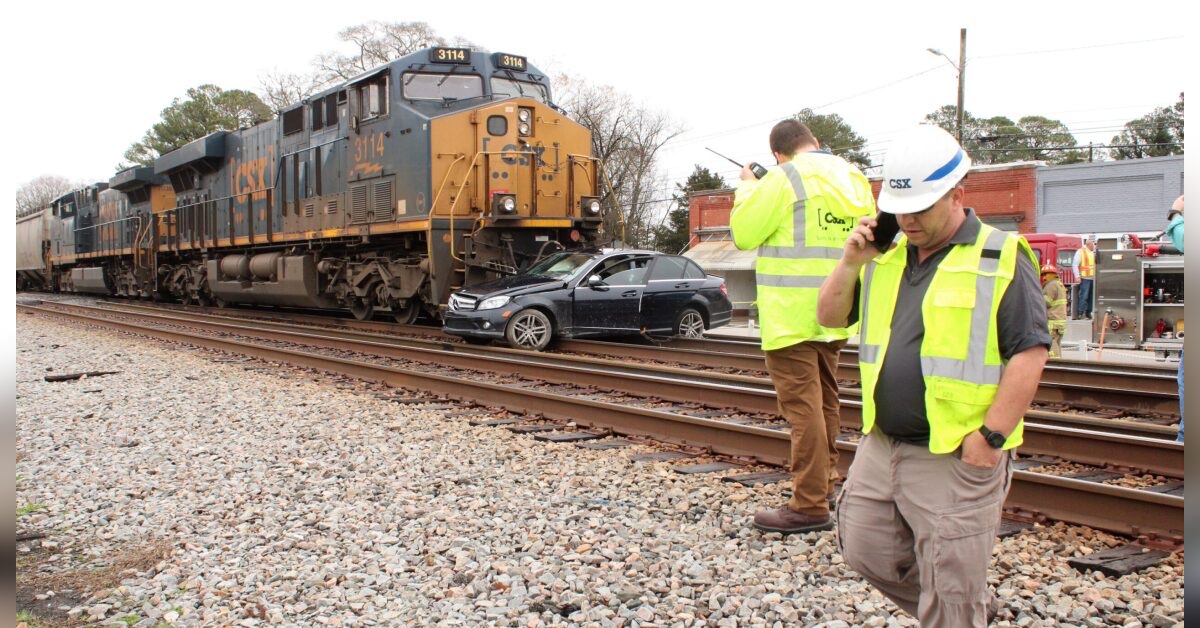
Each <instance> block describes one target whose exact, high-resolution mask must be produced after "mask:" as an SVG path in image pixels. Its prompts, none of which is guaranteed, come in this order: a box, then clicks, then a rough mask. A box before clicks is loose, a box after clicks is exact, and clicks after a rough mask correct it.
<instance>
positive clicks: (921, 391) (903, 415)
mask: <svg viewBox="0 0 1200 628" xmlns="http://www.w3.org/2000/svg"><path fill="white" fill-rule="evenodd" d="M965 211H966V213H967V219H966V221H964V222H963V224H962V226H960V227H959V228H958V231H957V232H955V234H954V237H952V238H950V241H949V243H948V245H947V246H945V247H943V248H942V249H941V250H940V251H938V252H936V253H934V254H933V255H930V256H929V257H928V258H926V259H925V261H924V262H918V261H917V247H915V246H913V245H911V244H910V245H908V263H907V265H906V266H905V268H904V277H903V279H901V281H900V290H899V293H898V294H897V295H896V310H895V312H894V313H893V314H892V333H891V339H890V340H889V341H888V348H887V354H886V355H885V356H884V359H883V367H882V368H881V369H880V372H879V381H878V382H877V383H876V385H875V425H876V426H878V427H879V429H881V430H883V433H885V434H887V435H888V436H891V437H892V438H894V439H896V440H900V441H904V442H907V443H912V444H914V445H922V446H927V445H928V444H929V419H928V418H926V416H925V380H924V378H923V377H922V375H921V341H922V340H923V339H924V338H925V322H924V320H923V316H922V314H921V302H922V301H923V300H924V298H925V292H926V291H927V290H928V289H929V284H930V282H931V281H932V280H933V275H934V273H935V271H936V270H937V267H938V265H939V264H941V263H942V260H943V259H945V258H946V255H947V254H948V253H949V252H950V248H951V246H953V245H959V244H968V245H969V244H973V243H974V242H975V239H976V238H977V237H978V236H979V228H980V225H981V223H980V222H979V218H978V217H976V216H975V211H974V210H972V209H970V208H967V209H966V210H965ZM996 323H997V325H996V326H997V332H998V335H999V338H998V340H999V345H1000V355H1001V356H1002V357H1003V358H1004V359H1005V360H1008V359H1009V358H1011V357H1012V356H1014V355H1016V354H1018V353H1020V352H1022V351H1025V350H1026V349H1029V348H1031V347H1036V346H1037V345H1044V346H1046V347H1049V346H1050V331H1049V327H1048V325H1047V323H1046V307H1045V302H1044V301H1043V299H1042V286H1041V283H1040V282H1039V281H1038V273H1037V269H1035V268H1034V267H1033V262H1031V261H1030V260H1029V258H1028V257H1027V256H1025V255H1018V256H1017V272H1016V275H1015V276H1014V277H1013V281H1012V283H1010V284H1009V285H1008V288H1007V289H1006V290H1005V291H1004V295H1003V296H1002V297H1001V299H1000V310H999V312H998V314H997V321H996Z"/></svg>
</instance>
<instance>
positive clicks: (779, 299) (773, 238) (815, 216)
mask: <svg viewBox="0 0 1200 628" xmlns="http://www.w3.org/2000/svg"><path fill="white" fill-rule="evenodd" d="M770 145H771V152H772V153H774V155H775V161H776V163H777V164H778V165H776V166H772V167H770V168H767V169H766V172H765V174H762V175H761V176H762V178H761V179H760V178H758V175H756V174H755V172H754V171H753V170H752V169H751V167H750V166H746V167H744V168H743V169H742V175H741V177H742V180H741V182H740V183H738V186H737V190H736V191H735V192H734V200H733V211H732V213H731V214H730V217H729V228H730V230H731V231H732V232H733V242H734V244H735V245H737V247H738V248H739V249H742V250H749V249H757V250H758V258H757V260H756V261H755V281H756V283H757V290H758V295H757V302H758V312H759V322H760V324H761V330H762V349H763V352H764V354H765V355H766V359H767V372H768V373H770V375H771V381H772V383H774V384H775V394H776V396H777V398H778V404H779V412H780V414H782V415H783V417H784V418H785V419H786V420H787V422H788V424H789V425H790V426H791V428H792V431H791V446H792V447H791V472H792V497H791V499H790V500H789V501H788V503H787V504H784V505H783V506H782V507H780V508H777V509H772V510H762V511H759V512H758V513H756V514H755V516H754V527H756V528H758V529H759V530H762V531H764V532H782V533H785V534H787V533H794V532H810V531H814V530H828V529H830V528H832V527H833V522H832V520H831V519H830V516H829V499H830V498H831V497H832V493H833V487H834V482H835V481H836V480H837V477H838V476H837V470H836V466H835V464H836V463H837V458H838V452H837V448H836V442H835V439H836V438H837V435H838V431H839V425H840V420H839V416H838V414H839V409H840V408H839V402H838V386H837V378H836V375H837V362H838V353H839V352H840V351H841V349H842V346H843V345H845V344H846V339H847V338H849V337H850V335H851V334H853V333H854V332H853V330H852V329H848V328H847V325H845V324H841V325H834V326H831V327H821V326H820V325H817V320H816V318H817V317H816V309H817V291H818V289H819V288H820V287H821V282H822V281H823V280H824V278H825V276H826V275H828V274H829V273H830V271H832V270H833V267H834V266H835V265H836V264H837V260H838V258H839V257H841V251H842V246H843V245H845V243H846V236H847V235H848V234H849V233H850V230H851V229H852V228H853V227H854V224H855V223H856V222H857V220H858V218H859V217H860V216H865V215H870V214H871V213H872V211H873V210H874V207H875V200H874V198H872V196H871V184H870V183H869V182H868V181H867V178H866V177H865V176H863V173H862V172H861V171H859V170H858V168H856V167H854V165H853V164H851V163H849V162H848V161H846V160H845V159H842V158H841V157H838V156H836V155H833V154H831V153H829V152H824V151H821V150H820V148H821V147H820V144H819V143H818V141H817V138H816V137H814V136H813V134H812V131H810V130H809V129H808V127H806V126H804V125H803V124H802V123H800V121H799V120H795V119H788V120H784V121H783V122H780V123H779V124H776V125H775V127H774V128H773V129H771V135H770ZM760 172H761V167H760Z"/></svg>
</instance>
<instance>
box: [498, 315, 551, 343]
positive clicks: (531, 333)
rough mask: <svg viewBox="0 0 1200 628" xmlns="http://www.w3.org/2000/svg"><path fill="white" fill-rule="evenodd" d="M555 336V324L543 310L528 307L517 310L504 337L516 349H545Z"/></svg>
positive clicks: (505, 329) (506, 328)
mask: <svg viewBox="0 0 1200 628" xmlns="http://www.w3.org/2000/svg"><path fill="white" fill-rule="evenodd" d="M553 337H554V325H553V324H552V323H551V322H550V317H549V316H546V314H545V313H543V312H542V311H541V310H535V309H533V308H527V309H524V310H521V311H520V312H517V313H516V314H514V315H513V317H512V318H511V319H509V321H508V325H507V326H505V328H504V338H505V339H506V340H508V344H509V346H511V347H513V348H514V349H531V350H533V351H541V350H542V349H545V348H546V347H547V346H548V345H549V344H550V340H551V339H552V338H553Z"/></svg>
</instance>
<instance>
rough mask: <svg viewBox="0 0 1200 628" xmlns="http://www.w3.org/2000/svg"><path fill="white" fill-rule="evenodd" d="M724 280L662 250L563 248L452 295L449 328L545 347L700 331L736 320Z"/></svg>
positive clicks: (479, 338) (475, 337)
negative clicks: (557, 340)
mask: <svg viewBox="0 0 1200 628" xmlns="http://www.w3.org/2000/svg"><path fill="white" fill-rule="evenodd" d="M732 315H733V304H731V303H730V302H729V296H728V294H727V291H726V288H725V280H724V279H721V278H720V277H713V276H711V275H707V274H705V272H704V270H703V269H702V268H700V266H698V265H697V264H696V262H693V261H692V260H689V259H687V258H686V257H680V256H678V255H666V254H663V253H658V252H655V251H614V252H604V253H601V252H591V253H585V252H560V253H556V254H554V255H551V256H550V257H547V258H546V259H544V260H541V261H539V262H537V263H536V264H534V265H533V266H531V267H530V268H528V269H526V270H524V271H522V272H520V273H518V274H516V275H513V276H511V277H505V278H503V279H497V280H495V281H490V282H487V283H483V284H479V285H475V286H471V287H470V288H467V289H465V290H462V291H460V292H456V293H454V294H453V295H451V296H450V304H449V308H448V310H447V312H446V315H445V319H444V323H445V325H444V327H443V328H442V331H444V332H445V333H447V334H451V335H454V336H462V337H463V338H465V339H466V340H467V341H468V342H478V343H484V342H489V341H492V340H500V339H502V338H503V339H505V340H507V341H508V344H509V345H511V346H513V347H518V348H524V349H533V350H535V351H540V350H542V349H545V348H546V345H548V344H550V341H551V340H552V339H553V338H554V337H556V336H563V337H568V338H584V337H595V336H620V335H631V334H643V333H644V334H649V335H658V336H668V335H678V336H684V337H691V338H698V337H700V336H702V335H703V334H704V330H705V329H712V328H714V327H719V326H721V325H724V324H726V323H728V322H729V319H730V318H731V317H732Z"/></svg>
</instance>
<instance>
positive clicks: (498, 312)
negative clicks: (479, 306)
mask: <svg viewBox="0 0 1200 628" xmlns="http://www.w3.org/2000/svg"><path fill="white" fill-rule="evenodd" d="M511 311H512V310H511V308H496V309H493V310H469V311H458V312H453V311H451V312H446V313H445V314H444V315H443V317H442V333H446V334H450V335H451V336H470V337H472V338H492V339H497V340H498V339H501V338H504V326H505V325H507V324H508V318H507V317H505V316H504V314H505V312H508V313H510V314H511Z"/></svg>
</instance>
